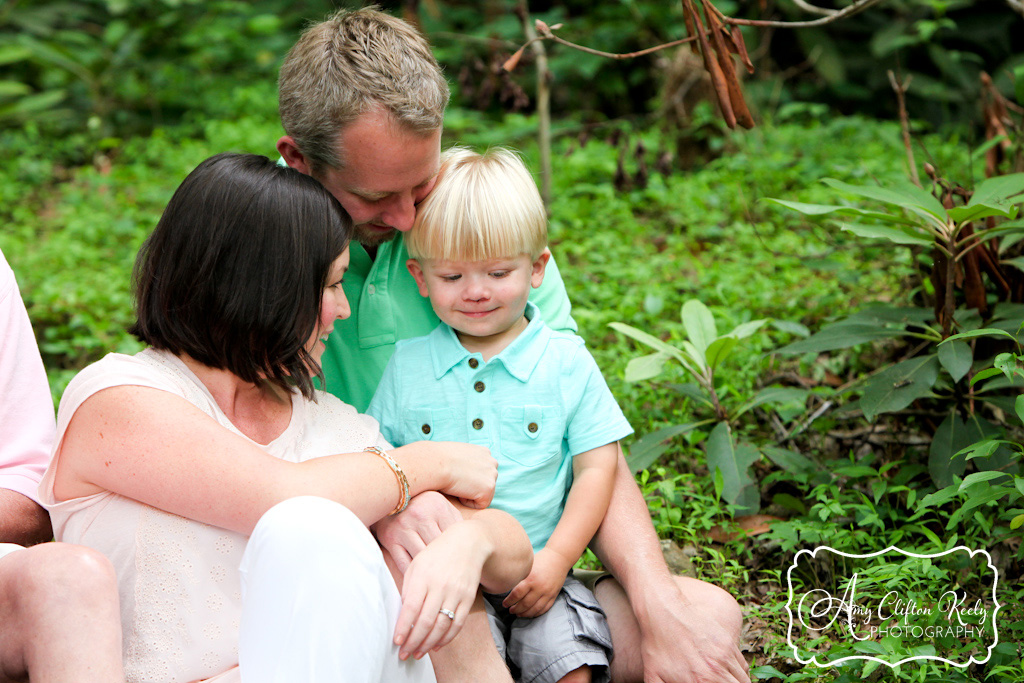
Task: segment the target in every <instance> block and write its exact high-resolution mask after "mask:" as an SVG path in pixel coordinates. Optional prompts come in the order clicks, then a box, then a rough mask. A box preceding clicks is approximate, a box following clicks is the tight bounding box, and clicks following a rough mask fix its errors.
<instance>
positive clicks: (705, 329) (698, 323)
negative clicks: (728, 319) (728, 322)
mask: <svg viewBox="0 0 1024 683" xmlns="http://www.w3.org/2000/svg"><path fill="white" fill-rule="evenodd" d="M681 317H682V319H683V327H684V328H685V329H686V336H687V337H689V338H690V341H691V342H693V345H694V346H695V347H697V349H698V350H699V351H700V353H701V355H702V356H703V355H704V352H705V351H707V348H708V345H709V344H711V342H712V341H714V339H715V338H716V337H717V336H718V330H717V329H716V328H715V318H714V316H712V315H711V311H709V310H708V307H707V306H705V305H704V304H702V303H701V302H700V301H698V300H696V299H690V300H689V301H687V302H686V303H685V304H683V310H682V312H681Z"/></svg>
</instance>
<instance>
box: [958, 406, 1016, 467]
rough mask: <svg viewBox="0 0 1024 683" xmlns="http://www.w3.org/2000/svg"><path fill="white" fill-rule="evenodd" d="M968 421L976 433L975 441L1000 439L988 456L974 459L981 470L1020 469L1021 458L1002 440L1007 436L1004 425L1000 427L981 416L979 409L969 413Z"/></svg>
mask: <svg viewBox="0 0 1024 683" xmlns="http://www.w3.org/2000/svg"><path fill="white" fill-rule="evenodd" d="M1006 412H1010V411H1006ZM966 423H967V427H968V429H970V430H971V431H972V432H973V433H974V435H975V436H974V441H976V442H983V441H999V443H997V444H996V446H995V448H994V449H993V450H991V451H990V452H989V455H988V456H987V457H985V458H979V459H977V460H975V461H974V466H975V467H977V468H978V469H979V470H986V471H988V470H991V471H993V472H1005V473H1013V472H1016V471H1017V470H1018V469H1019V467H1018V464H1017V463H1018V460H1019V458H1017V456H1016V455H1015V452H1014V451H1011V450H1010V449H1009V448H1007V446H1006V444H1005V443H1004V442H1002V441H1001V439H1002V438H1003V437H1004V436H1005V435H1004V433H1003V429H1002V427H999V426H997V425H995V424H993V423H992V422H989V421H988V420H986V419H985V418H983V417H981V415H979V414H978V411H975V412H974V414H972V415H968V416H967V420H966Z"/></svg>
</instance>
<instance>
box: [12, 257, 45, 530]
mask: <svg viewBox="0 0 1024 683" xmlns="http://www.w3.org/2000/svg"><path fill="white" fill-rule="evenodd" d="M53 437H54V419H53V399H51V398H50V389H49V386H48V385H47V382H46V372H45V370H44V369H43V361H42V359H41V358H40V357H39V349H38V348H37V347H36V340H35V336H34V335H33V334H32V327H31V325H30V323H29V319H28V313H27V312H26V311H25V304H24V303H23V302H22V300H21V294H20V293H19V291H18V285H17V282H16V281H15V279H14V273H13V272H12V271H11V269H10V266H8V265H7V261H6V260H5V259H4V256H3V253H0V543H3V542H7V543H19V544H21V545H31V544H33V543H40V542H43V541H47V540H49V539H50V538H52V537H53V532H52V531H51V530H50V517H49V515H47V514H46V511H45V510H43V508H42V507H40V505H39V503H38V498H37V492H36V490H37V488H38V487H39V481H40V479H42V476H43V471H44V470H45V469H46V465H47V463H49V461H50V448H51V447H52V446H53Z"/></svg>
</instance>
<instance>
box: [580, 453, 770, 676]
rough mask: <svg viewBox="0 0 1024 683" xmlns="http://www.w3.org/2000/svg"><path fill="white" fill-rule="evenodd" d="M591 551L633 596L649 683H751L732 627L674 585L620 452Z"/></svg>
mask: <svg viewBox="0 0 1024 683" xmlns="http://www.w3.org/2000/svg"><path fill="white" fill-rule="evenodd" d="M590 547H591V548H592V549H593V550H594V552H595V553H596V554H597V556H598V557H599V558H600V559H601V561H602V562H603V563H604V565H605V567H607V568H608V569H609V570H610V571H611V573H612V574H613V575H614V576H615V578H616V579H618V580H619V582H620V583H621V584H622V587H623V588H624V590H625V592H626V595H627V596H628V598H629V602H630V606H631V608H632V610H633V613H634V615H635V616H636V619H637V622H638V624H639V627H640V646H641V654H642V657H643V667H644V672H643V673H644V680H645V681H648V682H649V683H697V682H700V683H735V682H738V681H744V682H746V681H749V680H750V678H749V676H747V675H746V673H745V671H746V662H745V661H744V659H743V655H741V654H740V651H739V648H738V647H737V643H736V642H735V639H734V636H733V635H732V634H731V633H730V631H729V629H728V628H727V627H726V626H725V625H723V624H722V623H721V622H719V621H717V620H716V618H715V615H713V614H706V613H702V611H701V610H698V609H697V608H695V607H694V606H693V605H692V604H691V603H690V601H689V600H687V598H686V596H685V595H684V594H683V593H682V592H681V591H680V589H679V586H678V584H677V583H676V582H675V581H674V580H673V578H672V575H671V573H670V572H669V570H668V567H667V566H666V565H665V559H664V557H663V555H662V553H661V545H660V543H659V540H658V536H657V534H656V533H655V531H654V527H653V525H652V524H651V517H650V512H649V511H648V509H647V504H646V502H645V501H644V499H643V495H642V494H641V493H640V489H639V487H637V485H636V480H635V479H634V478H633V473H632V472H631V471H630V469H629V466H628V465H627V464H626V461H625V459H624V458H623V457H622V453H621V451H620V452H619V457H618V469H617V471H616V476H615V487H614V489H613V490H612V499H611V503H610V504H609V506H608V514H606V515H605V518H604V521H603V522H602V524H601V527H600V528H599V529H598V531H597V535H596V536H595V537H594V540H593V542H591V544H590Z"/></svg>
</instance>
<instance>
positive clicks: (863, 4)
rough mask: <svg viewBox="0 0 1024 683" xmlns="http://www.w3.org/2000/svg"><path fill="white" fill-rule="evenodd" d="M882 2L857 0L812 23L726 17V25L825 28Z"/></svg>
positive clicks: (813, 20)
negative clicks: (826, 25)
mask: <svg viewBox="0 0 1024 683" xmlns="http://www.w3.org/2000/svg"><path fill="white" fill-rule="evenodd" d="M881 1H882V0H856V2H854V3H853V4H851V5H850V6H849V7H844V8H843V9H841V10H839V11H838V12H836V13H835V14H830V15H829V16H827V17H822V18H821V19H812V20H811V21H766V20H761V19H734V18H731V17H726V23H728V24H733V25H736V26H774V27H776V28H811V27H812V26H824V25H825V24H831V23H832V22H833V21H839V20H840V19H846V18H847V17H852V16H853V15H855V14H860V13H861V12H863V11H864V10H866V9H867V8H868V7H871V6H872V5H877V4H878V3H879V2H881Z"/></svg>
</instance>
